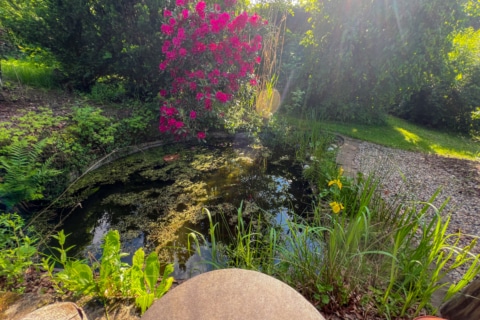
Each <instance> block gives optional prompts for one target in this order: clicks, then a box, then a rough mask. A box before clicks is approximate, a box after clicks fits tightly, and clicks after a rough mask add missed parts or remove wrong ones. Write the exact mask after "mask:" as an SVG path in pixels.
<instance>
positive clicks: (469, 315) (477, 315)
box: [440, 280, 480, 320]
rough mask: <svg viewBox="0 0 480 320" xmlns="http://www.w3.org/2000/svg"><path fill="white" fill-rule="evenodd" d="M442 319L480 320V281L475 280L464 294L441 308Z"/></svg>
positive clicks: (466, 288) (464, 290)
mask: <svg viewBox="0 0 480 320" xmlns="http://www.w3.org/2000/svg"><path fill="white" fill-rule="evenodd" d="M440 314H441V315H442V317H444V318H447V319H449V320H457V319H458V320H478V319H480V280H474V281H472V283H470V284H469V285H468V286H467V287H465V289H463V290H462V292H461V293H460V294H458V295H456V296H455V297H453V298H452V299H450V300H449V301H447V302H446V303H445V304H444V305H443V306H442V307H441V308H440Z"/></svg>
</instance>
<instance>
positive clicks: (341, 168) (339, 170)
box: [338, 167, 343, 177]
mask: <svg viewBox="0 0 480 320" xmlns="http://www.w3.org/2000/svg"><path fill="white" fill-rule="evenodd" d="M338 176H339V177H341V176H343V167H340V169H338Z"/></svg>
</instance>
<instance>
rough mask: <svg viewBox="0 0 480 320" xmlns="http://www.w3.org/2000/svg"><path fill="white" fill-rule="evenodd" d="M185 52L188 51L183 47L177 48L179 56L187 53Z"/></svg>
mask: <svg viewBox="0 0 480 320" xmlns="http://www.w3.org/2000/svg"><path fill="white" fill-rule="evenodd" d="M187 53H188V51H187V49H185V48H180V49H178V54H179V55H180V57H185V56H186V55H187Z"/></svg>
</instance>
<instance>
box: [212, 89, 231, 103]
mask: <svg viewBox="0 0 480 320" xmlns="http://www.w3.org/2000/svg"><path fill="white" fill-rule="evenodd" d="M215 98H217V100H218V101H220V102H221V103H226V102H227V101H228V100H229V96H228V94H226V93H223V92H221V91H217V93H216V94H215Z"/></svg>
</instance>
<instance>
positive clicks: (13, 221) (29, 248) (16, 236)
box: [0, 213, 37, 289]
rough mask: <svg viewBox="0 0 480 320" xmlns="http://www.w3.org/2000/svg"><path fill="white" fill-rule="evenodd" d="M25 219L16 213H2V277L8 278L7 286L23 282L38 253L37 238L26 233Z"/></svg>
mask: <svg viewBox="0 0 480 320" xmlns="http://www.w3.org/2000/svg"><path fill="white" fill-rule="evenodd" d="M24 224H25V223H24V220H23V219H22V217H20V216H19V215H18V214H16V213H12V214H9V213H2V214H0V279H1V278H5V279H6V285H7V287H6V288H3V289H12V288H13V287H15V286H16V285H17V284H21V283H22V282H23V276H24V274H25V271H26V270H27V268H29V267H30V266H32V265H33V256H34V255H35V254H37V248H36V247H35V243H36V242H37V239H36V238H30V237H29V236H28V235H26V234H24V232H23V230H22V229H23V227H24Z"/></svg>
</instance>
